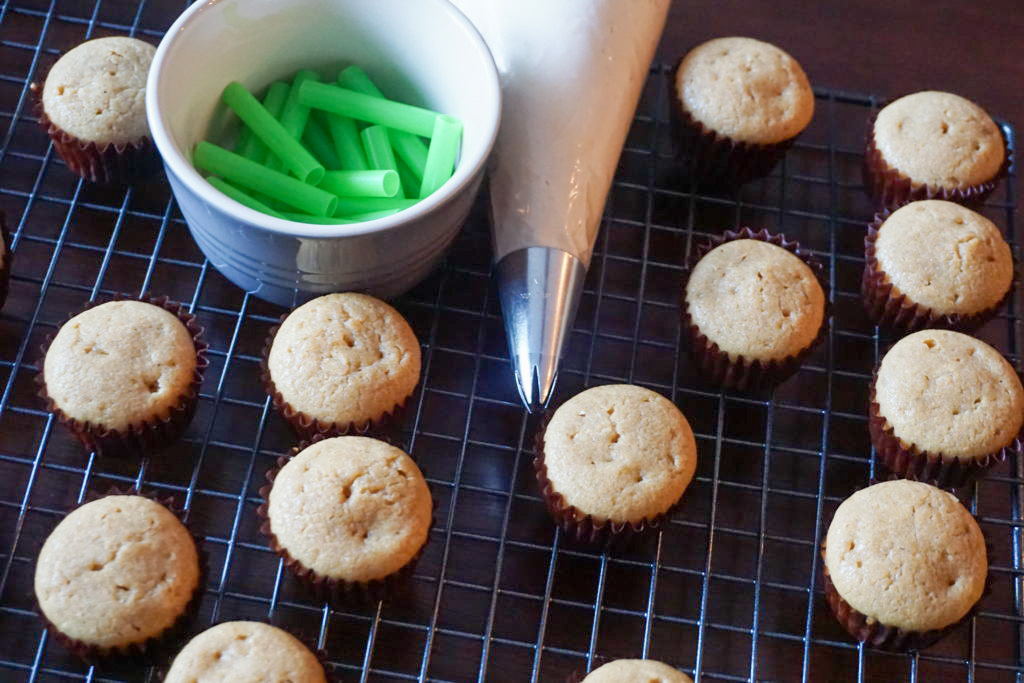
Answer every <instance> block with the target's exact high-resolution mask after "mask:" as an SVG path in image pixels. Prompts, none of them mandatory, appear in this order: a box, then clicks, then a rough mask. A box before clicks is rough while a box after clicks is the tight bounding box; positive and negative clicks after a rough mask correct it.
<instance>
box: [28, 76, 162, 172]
mask: <svg viewBox="0 0 1024 683" xmlns="http://www.w3.org/2000/svg"><path fill="white" fill-rule="evenodd" d="M42 82H43V83H45V82H46V79H45V78H44V79H43V81H42ZM29 89H30V90H31V91H32V92H33V94H34V95H35V97H34V100H35V103H34V104H35V109H36V115H37V116H38V117H39V125H40V126H41V127H42V128H43V130H45V131H46V134H47V135H48V136H49V137H50V141H51V142H52V143H53V148H54V150H55V151H56V152H57V154H58V155H60V158H61V159H63V160H64V163H65V164H67V167H68V169H70V170H71V172H72V173H74V174H76V175H78V176H81V177H82V178H84V179H85V180H88V181H90V182H93V183H101V184H119V183H130V182H132V181H134V180H135V179H137V178H141V177H145V176H147V175H150V174H151V173H152V172H153V171H155V170H156V168H157V166H159V163H158V161H159V155H158V154H157V152H156V146H155V145H154V144H153V141H152V140H150V139H149V137H144V138H142V139H140V140H133V141H132V142H128V143H124V144H112V143H107V144H105V145H97V144H96V143H95V142H87V141H85V140H82V139H81V138H78V137H76V136H74V135H72V134H71V133H68V132H67V131H65V130H63V129H62V128H60V127H59V126H57V125H56V124H55V123H54V122H53V121H52V120H50V117H49V116H47V114H46V111H45V110H44V109H43V87H42V86H40V85H38V84H36V83H32V84H31V86H29Z"/></svg>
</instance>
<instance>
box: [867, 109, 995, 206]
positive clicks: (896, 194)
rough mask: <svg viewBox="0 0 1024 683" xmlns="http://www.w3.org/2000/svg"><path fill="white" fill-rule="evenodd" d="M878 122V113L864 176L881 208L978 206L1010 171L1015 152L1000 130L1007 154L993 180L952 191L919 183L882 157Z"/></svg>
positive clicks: (870, 132)
mask: <svg viewBox="0 0 1024 683" xmlns="http://www.w3.org/2000/svg"><path fill="white" fill-rule="evenodd" d="M877 118H878V112H875V113H874V114H872V116H871V118H870V119H869V120H868V127H867V131H866V133H865V149H864V164H863V166H862V173H863V177H864V189H865V191H866V192H867V193H868V195H870V196H871V198H872V199H873V200H874V202H875V204H876V205H877V206H879V207H882V208H888V209H895V208H897V207H899V206H901V205H903V204H906V203H907V202H913V201H918V200H921V199H945V200H946V201H950V202H956V203H957V204H963V205H964V206H977V205H979V204H981V203H983V202H984V201H985V200H986V199H987V198H988V196H989V195H990V194H992V192H993V191H994V190H995V189H996V187H997V186H998V185H999V181H1000V180H1002V179H1003V177H1004V176H1006V174H1007V173H1008V172H1009V170H1010V165H1011V164H1012V161H1013V151H1012V150H1011V149H1010V146H1009V144H1008V143H1007V141H1006V136H1005V135H1003V131H1002V129H1001V128H999V127H998V126H996V127H997V129H998V130H999V135H1000V136H1002V138H1003V148H1004V149H1005V154H1004V158H1003V165H1002V166H1001V167H1000V168H999V170H998V171H997V172H996V175H995V177H993V178H992V179H991V180H988V181H986V182H984V183H979V184H977V185H969V186H968V187H962V188H961V187H957V188H952V189H950V188H946V187H939V186H937V185H929V184H927V183H915V182H913V181H912V180H911V179H910V178H909V177H907V176H906V175H904V174H903V173H902V172H900V171H898V170H896V169H895V168H892V167H891V166H889V164H888V163H886V161H885V159H884V158H882V153H881V152H880V151H879V149H878V147H877V146H876V145H875V135H874V131H875V120H876V119H877Z"/></svg>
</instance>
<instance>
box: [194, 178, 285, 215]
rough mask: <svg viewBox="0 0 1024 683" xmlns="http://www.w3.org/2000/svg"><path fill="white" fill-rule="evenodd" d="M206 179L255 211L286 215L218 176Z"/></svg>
mask: <svg viewBox="0 0 1024 683" xmlns="http://www.w3.org/2000/svg"><path fill="white" fill-rule="evenodd" d="M206 181H207V182H208V183H210V184H211V185H213V186H214V187H215V188H217V189H218V190H220V191H221V192H223V193H224V194H226V195H227V196H229V197H231V198H232V199H234V200H235V201H236V202H238V203H239V204H241V205H243V206H248V207H249V208H250V209H253V210H254V211H261V212H263V213H265V214H268V215H270V216H274V217H276V218H284V216H282V215H281V214H279V213H278V212H277V211H274V210H273V209H271V208H270V207H269V206H267V205H266V204H264V203H263V202H261V201H260V200H258V199H256V198H255V197H250V196H249V195H247V194H246V193H245V192H242V191H241V190H239V189H238V188H237V187H235V186H234V185H231V184H230V183H226V182H224V181H223V180H221V179H220V178H218V177H217V176H214V175H211V176H207V178H206Z"/></svg>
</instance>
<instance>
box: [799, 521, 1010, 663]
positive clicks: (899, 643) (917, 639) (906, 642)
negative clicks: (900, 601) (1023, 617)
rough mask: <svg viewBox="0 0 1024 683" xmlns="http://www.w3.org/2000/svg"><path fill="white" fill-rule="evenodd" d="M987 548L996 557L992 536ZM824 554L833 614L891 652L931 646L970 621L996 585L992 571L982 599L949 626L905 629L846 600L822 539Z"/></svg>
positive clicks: (824, 581)
mask: <svg viewBox="0 0 1024 683" xmlns="http://www.w3.org/2000/svg"><path fill="white" fill-rule="evenodd" d="M985 552H986V557H988V558H991V557H992V547H991V546H990V545H989V543H988V539H986V540H985ZM819 555H820V556H821V569H822V573H821V576H822V584H823V587H824V589H825V600H826V601H827V602H828V606H829V608H830V609H831V610H832V614H833V616H835V618H836V621H838V622H839V625H840V626H842V627H843V629H845V630H846V632H847V633H849V634H850V635H851V636H853V638H854V640H857V641H859V642H862V643H864V644H865V645H868V646H869V647H873V648H875V649H877V650H885V651H888V652H906V651H908V650H923V649H925V648H927V647H931V646H932V645H934V644H935V643H937V642H938V641H940V640H942V639H943V638H945V637H946V636H947V635H949V634H950V633H951V632H952V631H955V630H956V629H957V628H958V627H959V626H960V625H961V624H964V623H966V622H968V621H969V620H970V619H971V617H973V616H974V615H975V613H977V611H978V606H979V605H980V604H981V603H982V601H984V599H985V598H986V597H987V596H988V595H989V594H990V593H991V591H992V586H991V581H992V574H991V572H989V574H988V575H987V576H986V577H985V587H984V588H983V589H982V592H981V597H980V598H978V601H977V602H976V603H974V604H973V605H972V606H971V609H969V610H967V613H966V614H965V615H964V616H962V617H961V618H960V619H958V620H957V621H954V622H953V623H952V624H950V625H948V626H944V627H943V628H940V629H933V630H930V631H905V630H903V629H901V628H897V627H895V626H887V625H885V624H882V623H879V622H878V621H876V620H875V619H872V618H870V617H868V616H867V615H865V614H864V613H863V612H859V611H857V610H856V609H854V608H853V606H852V605H850V603H848V602H846V600H844V599H843V597H842V596H841V595H839V591H837V590H836V587H835V584H833V583H832V577H831V576H830V575H829V573H828V565H826V564H825V542H822V544H821V548H820V550H819Z"/></svg>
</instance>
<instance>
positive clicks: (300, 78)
mask: <svg viewBox="0 0 1024 683" xmlns="http://www.w3.org/2000/svg"><path fill="white" fill-rule="evenodd" d="M319 80H320V74H318V73H317V72H315V71H311V70H310V69H300V70H299V71H297V72H296V73H295V76H294V77H293V78H292V84H291V90H289V91H288V99H286V100H285V101H284V106H283V107H281V114H280V115H279V116H278V117H277V120H278V121H280V123H281V125H282V126H284V129H285V130H286V131H288V134H289V135H291V136H292V137H293V138H295V139H296V140H301V139H302V134H303V133H304V132H305V130H306V123H307V122H308V120H309V107H307V106H306V105H304V104H302V103H301V102H299V86H300V85H302V84H303V83H305V82H306V81H319ZM265 163H266V165H267V168H269V169H271V170H274V171H280V170H283V169H284V168H285V166H284V163H283V162H282V160H280V159H277V158H275V157H274V156H273V155H271V156H270V157H269V158H268V159H267V161H266V162H265ZM314 184H315V183H314Z"/></svg>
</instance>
